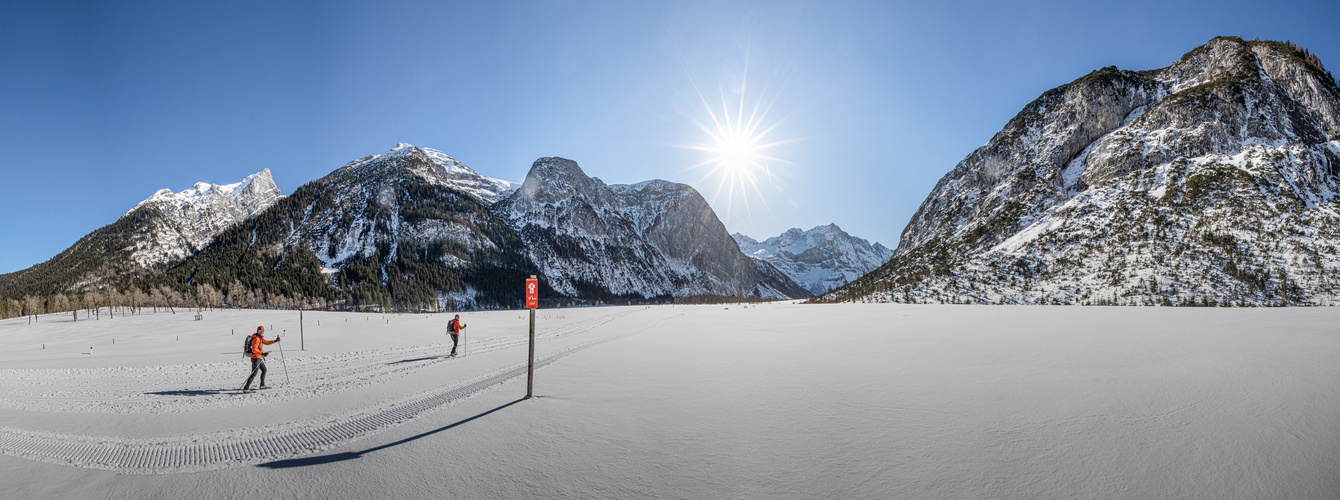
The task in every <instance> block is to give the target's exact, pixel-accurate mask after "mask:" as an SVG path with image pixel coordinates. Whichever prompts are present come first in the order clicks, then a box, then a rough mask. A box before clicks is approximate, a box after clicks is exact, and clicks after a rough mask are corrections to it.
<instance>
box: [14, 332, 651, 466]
mask: <svg viewBox="0 0 1340 500" xmlns="http://www.w3.org/2000/svg"><path fill="white" fill-rule="evenodd" d="M622 315H623V314H621V315H620V316H622ZM672 318H673V317H672ZM611 319H612V318H611ZM669 319H671V318H664V319H661V320H660V321H657V322H656V323H654V324H652V325H651V326H649V327H647V328H643V329H641V330H637V331H633V332H628V333H623V334H619V335H615V336H611V337H608V338H603V339H599V340H592V341H589V342H585V343H582V344H578V345H575V346H572V347H568V348H565V349H563V350H560V351H558V352H554V353H551V354H548V355H546V356H543V357H540V358H537V359H536V360H535V367H536V368H541V367H544V366H547V365H549V364H550V363H553V362H555V361H557V360H559V359H562V358H564V357H566V356H568V355H570V354H574V353H577V352H580V351H583V350H586V349H589V348H591V347H594V346H596V345H600V344H603V343H606V342H609V341H612V340H617V339H621V338H625V337H628V336H631V335H636V334H638V333H643V332H647V331H651V330H654V329H656V328H657V327H659V326H660V325H661V324H662V323H664V322H665V321H667V320H669ZM526 368H527V367H526V365H525V364H519V365H512V366H510V367H507V368H504V369H501V370H498V371H495V372H493V373H491V374H487V375H484V376H481V377H478V378H475V379H472V380H471V381H469V382H466V383H463V384H458V385H456V386H452V387H449V388H444V389H435V390H430V391H425V392H422V393H419V394H416V395H413V396H410V397H407V398H402V399H400V400H397V401H393V402H388V403H382V404H379V405H376V406H372V407H365V408H363V409H358V410H354V411H350V412H345V413H342V414H339V415H336V416H324V417H316V418H311V419H307V420H303V421H299V422H290V423H286V424H279V425H274V426H266V427H261V428H251V429H243V430H235V431H220V432H214V433H206V434H192V435H187V436H174V437H166V438H151V439H128V438H120V437H111V436H82V435H70V434H57V433H47V432H36V431H28V430H23V429H15V428H10V427H0V453H3V454H5V455H10V456H14V457H19V458H25V459H28V460H35V461H39V462H46V463H51V464H58V465H66V466H71V467H79V468H89V469H102V470H110V471H116V472H120V473H123V474H175V473H187V472H200V471H207V470H216V469H225V468H230V467H239V466H246V465H255V464H261V463H266V462H272V461H276V460H282V459H291V458H299V457H302V456H305V455H310V454H313V453H318V452H321V451H324V450H327V449H330V448H332V447H335V446H338V445H341V444H344V443H348V442H352V441H356V440H358V439H362V438H365V437H368V436H371V435H374V434H377V433H380V432H383V431H385V430H387V429H389V428H391V427H394V426H397V425H400V424H403V423H406V422H408V421H410V420H413V419H414V418H417V417H419V416H422V415H425V414H427V413H430V412H432V411H434V410H437V409H439V408H441V407H443V406H446V405H449V404H451V403H453V402H455V401H458V400H461V399H464V398H467V397H470V396H472V395H475V394H478V393H480V392H482V391H485V390H488V389H490V388H492V387H495V386H498V385H501V384H503V383H504V382H507V381H509V380H511V379H514V378H517V377H521V376H524V375H525V374H526ZM233 399H250V398H233Z"/></svg>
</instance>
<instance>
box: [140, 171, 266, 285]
mask: <svg viewBox="0 0 1340 500" xmlns="http://www.w3.org/2000/svg"><path fill="white" fill-rule="evenodd" d="M282 197H283V194H282V193H280V191H279V187H278V186H276V185H275V183H274V179H273V178H272V177H271V176H270V169H268V168H267V169H265V170H262V171H260V172H257V173H255V174H251V175H249V176H247V178H245V179H243V180H242V181H241V182H237V183H233V184H227V185H218V184H210V183H207V182H197V183H196V184H195V185H194V186H192V187H190V188H188V189H184V190H182V191H181V192H179V193H173V192H172V190H171V189H162V190H160V191H158V192H157V193H154V195H153V196H150V197H149V198H148V199H146V200H144V201H142V202H140V203H139V204H138V205H135V208H132V209H130V211H128V212H127V215H129V214H130V213H131V212H134V211H136V210H146V209H157V210H158V211H159V212H160V213H161V214H162V217H153V218H150V219H149V220H148V226H147V227H144V228H142V229H141V230H140V231H139V237H138V238H137V239H136V242H135V247H134V249H133V251H132V253H131V259H132V260H134V261H135V263H137V264H139V265H140V266H141V267H149V266H152V265H155V264H165V263H168V262H173V261H177V260H181V259H184V258H186V256H188V255H190V254H192V253H194V252H195V251H196V250H198V249H201V248H204V247H205V245H208V244H209V242H210V241H212V240H213V239H214V236H216V235H218V234H219V233H221V232H223V230H225V229H228V228H229V227H232V226H233V225H234V224H237V223H238V222H240V221H243V220H246V219H247V218H249V217H251V216H253V215H256V214H258V213H260V212H261V211H263V210H265V209H267V208H269V207H270V206H271V205H273V204H274V203H275V202H276V201H278V200H279V199H280V198H282Z"/></svg>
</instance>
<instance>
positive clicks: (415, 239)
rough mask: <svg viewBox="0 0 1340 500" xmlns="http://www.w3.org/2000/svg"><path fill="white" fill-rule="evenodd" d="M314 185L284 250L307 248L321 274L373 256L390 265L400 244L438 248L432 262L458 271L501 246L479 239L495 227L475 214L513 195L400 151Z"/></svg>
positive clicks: (431, 155)
mask: <svg viewBox="0 0 1340 500" xmlns="http://www.w3.org/2000/svg"><path fill="white" fill-rule="evenodd" d="M315 184H316V187H318V188H319V190H320V193H319V194H318V195H316V196H315V197H314V199H312V200H311V201H310V202H309V203H308V204H307V206H305V207H304V208H303V214H302V218H301V219H300V220H299V221H297V222H296V223H295V224H294V226H293V229H292V231H291V233H290V234H289V235H288V236H287V237H286V238H285V240H284V245H286V246H288V245H293V244H297V243H303V244H305V245H307V246H308V247H309V248H311V249H312V250H313V251H314V252H316V255H317V258H318V259H320V260H321V262H322V265H324V266H326V267H329V268H341V267H344V266H343V265H344V264H346V263H347V262H346V261H348V260H349V259H350V258H351V257H353V256H356V255H364V256H371V255H373V254H374V253H376V252H377V251H378V250H379V248H380V249H381V250H383V252H384V253H385V254H386V258H388V259H395V258H396V254H397V252H398V249H399V248H400V246H401V245H405V244H408V245H412V246H415V247H424V248H426V247H429V246H439V247H443V251H441V252H440V253H441V255H440V256H439V257H438V258H437V260H439V261H441V262H442V263H443V264H445V265H447V267H451V268H460V267H463V266H466V265H468V264H469V263H470V261H471V257H470V256H469V254H471V253H473V252H477V251H479V250H497V249H498V248H499V245H500V244H502V242H501V241H500V240H496V238H491V237H489V236H487V235H486V234H485V233H488V232H489V231H486V230H484V229H483V227H487V226H496V225H498V221H496V220H492V219H491V217H489V215H488V213H487V211H486V210H482V208H483V207H487V206H488V205H491V204H492V203H493V202H495V201H497V200H498V199H499V198H500V197H501V196H503V195H504V194H506V193H508V192H510V190H511V189H512V187H513V183H511V182H508V181H504V180H500V179H494V178H491V177H486V176H483V175H480V174H479V173H477V172H475V171H474V170H473V169H471V168H470V167H467V166H465V165H463V164H461V163H460V162H459V161H456V159H454V158H452V157H451V156H448V155H447V154H446V153H443V152H441V151H438V150H435V149H429V148H418V147H415V146H413V145H410V144H405V143H400V144H397V145H396V146H395V147H394V148H392V149H391V150H389V151H387V152H385V153H381V154H377V155H372V156H367V157H364V158H360V159H358V160H355V161H352V162H350V163H348V164H347V165H345V166H343V167H341V168H339V169H338V170H336V171H334V172H332V173H331V174H330V175H328V176H326V177H324V178H322V179H320V180H318V181H316V182H315ZM439 188H440V189H439ZM462 194H463V195H467V196H464V197H462V196H461V195H462ZM495 236H496V235H495ZM445 246H449V247H451V248H450V251H448V250H447V249H446V248H445Z"/></svg>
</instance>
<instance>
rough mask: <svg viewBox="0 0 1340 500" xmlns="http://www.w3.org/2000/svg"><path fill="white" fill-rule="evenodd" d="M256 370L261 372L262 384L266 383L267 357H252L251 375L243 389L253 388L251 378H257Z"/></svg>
mask: <svg viewBox="0 0 1340 500" xmlns="http://www.w3.org/2000/svg"><path fill="white" fill-rule="evenodd" d="M256 372H261V385H265V358H251V376H250V377H247V384H246V385H244V386H242V390H244V391H245V390H247V389H250V388H251V380H252V379H254V378H256Z"/></svg>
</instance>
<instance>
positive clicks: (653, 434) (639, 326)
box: [0, 303, 1340, 499]
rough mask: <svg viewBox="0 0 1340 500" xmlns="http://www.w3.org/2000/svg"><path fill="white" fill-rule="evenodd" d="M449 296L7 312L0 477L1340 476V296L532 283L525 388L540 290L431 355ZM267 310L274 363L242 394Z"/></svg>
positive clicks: (395, 489) (487, 493)
mask: <svg viewBox="0 0 1340 500" xmlns="http://www.w3.org/2000/svg"><path fill="white" fill-rule="evenodd" d="M449 317H450V316H447V315H408V314H407V315H381V314H352V313H322V312H308V313H304V319H305V321H304V326H303V329H304V334H303V337H305V339H303V342H304V343H305V347H306V350H301V349H300V338H299V333H298V330H299V325H298V313H296V312H287V311H205V312H204V319H203V321H194V320H193V313H186V312H183V311H178V314H175V315H174V314H171V313H168V312H160V313H157V314H153V313H146V314H144V315H138V316H121V315H118V316H117V317H116V319H108V318H107V317H106V315H105V314H104V316H103V317H102V319H101V320H97V321H86V320H82V319H81V320H80V321H78V322H72V321H71V320H70V317H69V316H43V317H41V318H40V321H39V323H37V324H35V325H29V324H28V323H27V319H13V320H5V321H0V338H2V339H3V340H4V345H5V346H6V352H5V354H4V356H3V359H4V363H3V365H2V366H0V480H2V484H3V485H4V488H3V491H2V492H0V497H4V498H80V497H83V498H293V497H309V498H379V499H380V498H519V497H578V498H639V497H674V498H737V497H745V498H1336V495H1337V492H1340V333H1337V332H1338V331H1340V328H1337V326H1340V309H1335V308H1312V309H1299V308H1289V309H1187V308H1178V309H1171V308H1129V307H1127V308H1103V307H1042V306H1036V307H1035V306H948V305H934V306H932V305H899V304H871V305H865V304H860V305H823V306H818V305H799V304H790V303H774V304H764V305H757V306H749V307H747V308H746V307H743V306H735V305H732V306H729V308H727V307H725V306H687V307H686V306H675V307H671V306H659V307H605V308H581V309H564V310H542V311H540V312H539V321H538V338H539V343H538V344H537V352H536V358H537V363H538V364H539V366H540V367H539V368H538V369H537V370H536V383H535V393H536V396H537V397H536V398H533V399H528V400H526V399H522V397H523V396H524V395H525V392H526V377H525V361H526V340H525V336H526V324H527V320H526V314H525V313H524V312H515V311H513V312H486V313H467V314H465V315H464V316H463V320H464V322H465V323H466V324H467V325H469V328H468V329H467V330H466V331H467V334H468V336H469V354H468V355H466V356H463V357H457V358H444V357H442V355H444V354H446V352H447V351H449V350H450V341H449V340H448V339H447V337H446V336H445V335H444V333H443V332H444V329H445V328H444V327H445V323H446V321H447V319H448V318H449ZM318 322H319V326H318ZM257 325H264V326H265V327H266V329H267V331H270V332H274V333H279V334H280V335H282V336H283V342H282V343H281V344H277V345H274V346H271V349H272V351H273V352H274V353H275V354H274V355H272V356H271V360H270V363H269V365H270V373H269V376H268V379H267V382H269V383H270V385H272V386H275V388H274V389H271V390H268V391H263V392H260V393H257V394H250V395H234V394H232V393H233V392H236V391H235V389H236V388H237V387H238V386H239V385H240V384H241V382H242V380H243V379H244V378H245V377H246V375H247V373H248V364H247V362H246V361H245V360H244V359H242V357H241V355H240V354H239V350H240V347H241V344H242V340H243V338H244V336H245V335H246V334H247V333H250V332H251V331H254V330H255V328H256V326H257ZM233 331H236V334H233V333H232V332H233ZM270 338H273V336H270ZM112 339H115V344H113V340H112ZM43 344H45V349H44V348H43ZM281 345H282V346H283V348H284V349H283V351H284V352H283V357H284V359H283V361H282V362H281V360H280V356H279V351H280V349H279V347H280V346H281ZM286 371H287V373H286Z"/></svg>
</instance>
